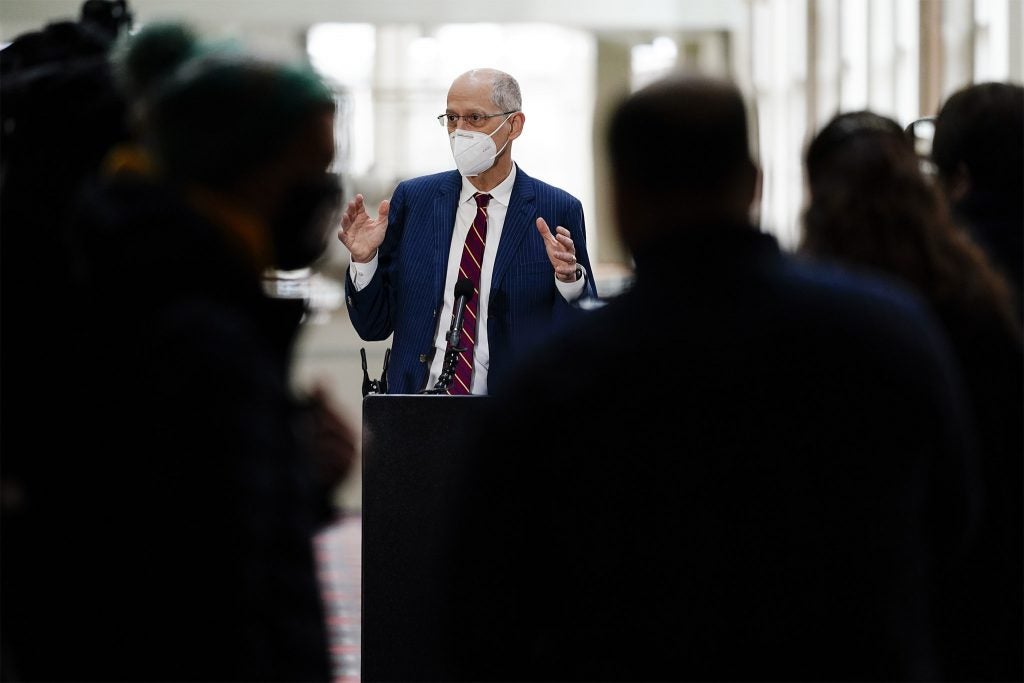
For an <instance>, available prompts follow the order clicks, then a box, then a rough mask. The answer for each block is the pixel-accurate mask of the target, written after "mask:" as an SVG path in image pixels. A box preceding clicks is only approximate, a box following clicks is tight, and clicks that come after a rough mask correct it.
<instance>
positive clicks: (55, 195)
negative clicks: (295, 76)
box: [0, 0, 130, 680]
mask: <svg viewBox="0 0 1024 683" xmlns="http://www.w3.org/2000/svg"><path fill="white" fill-rule="evenodd" d="M86 4H87V5H88V7H89V9H88V11H86V7H85V5H83V11H82V17H81V19H80V20H77V21H75V20H62V21H53V22H50V23H48V24H46V25H45V26H44V27H42V28H40V29H39V30H33V31H29V32H26V33H24V34H21V35H19V36H17V37H16V38H15V39H14V40H13V41H11V43H10V44H9V45H7V46H5V47H4V49H3V50H0V115H2V119H3V121H2V126H0V279H2V282H0V333H2V339H3V345H2V355H0V379H2V382H3V385H2V389H0V396H2V402H0V438H2V440H0V454H2V461H0V509H2V512H0V514H2V522H0V528H2V529H3V532H2V537H0V543H2V548H0V582H2V585H0V637H2V652H0V676H2V677H3V678H4V680H9V679H13V678H16V677H18V676H20V675H23V674H28V671H22V670H21V669H20V668H19V656H18V655H20V654H22V651H21V650H20V648H19V647H18V645H21V644H23V643H24V639H25V638H26V636H29V634H28V633H27V632H26V631H25V629H23V624H24V620H25V619H37V618H42V616H41V613H40V606H39V605H36V604H32V603H31V601H30V600H29V599H28V596H26V595H24V591H25V588H24V581H25V580H35V579H36V578H37V576H36V575H35V572H34V571H33V567H34V566H35V563H34V562H33V563H28V564H26V563H25V560H26V559H27V558H32V557H33V553H35V552H36V549H37V548H38V547H39V545H40V544H42V543H47V542H48V543H59V539H53V538H51V539H48V540H43V539H40V538H38V537H37V536H35V534H34V532H33V524H34V522H33V519H35V518H36V516H37V514H38V512H39V505H38V503H39V500H38V498H37V497H36V494H37V489H36V488H35V485H36V484H37V483H39V482H44V481H51V480H52V478H53V475H54V472H55V471H60V465H59V463H60V462H61V460H62V459H63V458H64V457H65V456H66V455H67V447H68V446H69V445H71V444H73V443H74V441H73V439H72V438H70V437H68V434H67V432H66V431H64V430H60V431H58V430H54V429H51V428H49V427H43V428H42V429H41V428H40V427H39V425H40V424H43V425H49V424H50V423H51V421H54V420H57V421H63V416H62V413H65V412H66V411H67V409H68V406H67V405H65V404H63V403H62V402H60V400H59V399H60V397H61V396H62V395H63V394H64V391H65V387H66V383H67V382H68V372H67V368H66V366H65V364H64V361H65V360H66V358H67V350H68V349H67V329H68V328H67V324H66V319H65V316H64V314H65V312H66V310H67V308H66V306H67V296H68V292H69V290H70V288H71V280H70V263H69V258H68V249H67V246H68V233H67V227H68V225H69V223H70V221H71V219H72V217H73V216H74V201H75V196H76V193H77V191H78V188H79V187H80V186H81V184H82V182H83V181H84V180H86V179H87V178H89V177H91V176H92V175H93V174H95V173H96V172H97V171H98V168H99V166H100V163H101V160H102V159H103V157H104V155H106V154H107V153H108V151H109V150H110V149H111V148H112V146H114V145H115V144H117V143H119V142H121V141H123V140H125V139H126V138H127V136H128V131H127V128H126V126H125V122H124V113H125V102H124V99H123V97H122V96H121V94H120V92H118V90H117V89H116V87H115V86H114V83H113V79H112V77H111V70H110V66H109V63H108V61H107V57H108V54H109V52H110V49H111V46H112V44H113V41H114V39H115V37H116V35H117V34H118V33H119V32H123V31H124V29H126V28H127V27H128V26H129V25H130V15H129V14H127V12H123V11H122V10H125V3H124V2H107V1H105V0H90V2H89V3H86ZM65 437H67V438H65ZM22 598H26V599H25V600H24V601H23V600H22ZM47 618H50V619H52V615H47ZM52 645H53V642H52V641H51V642H49V643H39V644H38V645H36V647H39V648H43V647H47V648H48V649H47V655H48V656H49V657H50V658H51V659H52V658H54V654H53V649H52Z"/></svg>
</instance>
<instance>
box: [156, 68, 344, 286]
mask: <svg viewBox="0 0 1024 683" xmlns="http://www.w3.org/2000/svg"><path fill="white" fill-rule="evenodd" d="M334 112H335V103H334V97H333V94H332V93H331V91H330V89H329V88H327V86H326V85H325V84H324V83H323V82H322V81H321V80H320V78H319V77H317V76H316V74H314V73H313V72H312V71H309V70H307V69H305V68H298V67H292V66H288V65H282V64H277V63H273V62H267V61H261V60H257V59H253V58H247V57H242V56H234V57H232V56H223V55H222V56H215V57H209V58H200V59H197V60H192V61H190V62H189V63H187V64H185V65H184V66H182V67H181V68H179V69H178V70H177V72H176V73H175V74H174V76H173V77H172V78H171V79H170V80H169V81H168V82H167V83H165V84H163V85H162V86H161V87H160V88H159V90H158V92H156V94H155V95H154V96H153V98H152V103H151V107H150V118H149V128H148V136H149V137H148V141H149V146H150V148H151V150H152V154H153V158H154V162H155V163H156V167H157V169H158V170H159V172H160V174H161V175H162V177H163V178H164V179H166V180H167V181H169V182H171V183H172V184H174V185H178V186H181V187H183V188H184V189H186V190H187V189H189V188H201V189H204V190H207V191H212V192H215V193H217V194H218V195H220V196H222V197H226V198H229V199H231V200H232V201H233V202H235V203H236V204H237V205H239V206H244V207H245V209H246V210H247V211H249V212H251V213H252V214H253V215H255V216H258V217H259V219H260V220H262V221H263V222H265V223H266V224H267V226H268V227H269V229H270V231H271V239H272V241H273V246H274V253H275V263H274V265H275V266H276V267H278V268H281V269H285V270H290V269H295V268H300V267H304V266H307V265H309V264H310V262H311V261H312V260H314V259H315V258H316V257H317V256H319V255H320V253H322V251H323V250H324V249H325V248H326V244H327V239H328V229H329V227H330V226H329V224H328V220H327V219H328V218H329V217H330V214H331V213H332V212H333V211H334V210H335V209H336V206H337V202H338V201H339V199H340V187H339V185H338V181H337V179H336V178H335V177H334V176H332V175H330V174H328V173H327V170H328V167H329V166H330V164H331V162H332V160H333V158H334Z"/></svg>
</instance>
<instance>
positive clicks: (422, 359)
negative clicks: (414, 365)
mask: <svg viewBox="0 0 1024 683" xmlns="http://www.w3.org/2000/svg"><path fill="white" fill-rule="evenodd" d="M420 362H421V363H426V362H427V354H425V353H421V354H420Z"/></svg>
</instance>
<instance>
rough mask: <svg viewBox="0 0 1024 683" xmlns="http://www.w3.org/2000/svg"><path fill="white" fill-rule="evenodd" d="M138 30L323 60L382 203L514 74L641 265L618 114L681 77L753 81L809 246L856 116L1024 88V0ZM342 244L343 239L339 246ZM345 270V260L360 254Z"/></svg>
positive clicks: (436, 157)
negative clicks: (617, 104) (622, 221)
mask: <svg viewBox="0 0 1024 683" xmlns="http://www.w3.org/2000/svg"><path fill="white" fill-rule="evenodd" d="M80 4H81V3H80V1H79V0H0V40H2V41H4V42H6V41H9V40H11V38H13V37H14V36H15V35H17V34H19V33H21V32H23V31H26V30H30V29H33V28H37V27H39V26H40V25H42V24H43V23H45V22H46V21H50V20H54V19H58V18H68V17H74V16H77V12H78V10H79V6H80ZM130 6H131V8H132V10H133V12H134V14H135V22H136V26H138V25H140V24H144V23H146V22H149V21H154V20H158V19H185V20H187V21H190V22H191V23H193V24H194V25H195V26H196V27H197V28H199V29H200V30H201V31H202V32H203V33H205V34H207V35H212V36H224V37H233V38H240V39H241V40H242V41H243V42H245V43H246V44H247V45H249V46H250V47H252V48H254V49H256V50H259V51H261V52H264V53H266V54H269V55H272V56H278V57H284V58H288V59H296V58H299V59H309V60H311V61H312V63H313V64H314V65H315V66H316V67H317V68H318V69H320V70H321V71H322V72H323V73H324V75H325V76H327V77H328V78H329V79H330V80H331V81H332V82H333V83H334V84H335V87H336V88H337V91H338V96H339V100H340V102H341V104H342V108H341V113H340V115H339V118H338V141H339V148H340V151H341V154H339V169H338V170H340V171H341V172H343V173H344V174H345V177H346V179H347V180H348V188H349V190H350V192H349V193H348V194H354V192H356V191H360V192H363V193H364V194H365V195H366V196H367V197H368V199H369V200H370V201H371V202H374V201H377V200H379V199H381V198H384V197H386V196H389V194H390V192H391V190H392V189H393V187H394V185H395V184H396V183H397V182H398V180H399V179H401V178H405V177H409V176H411V175H415V174H420V173H426V172H432V171H437V170H443V169H447V168H451V167H452V166H453V164H452V162H451V158H450V152H449V150H448V146H447V137H446V135H445V132H444V130H443V129H441V128H439V127H438V125H437V123H436V121H435V120H434V117H436V116H437V114H438V113H440V112H441V111H443V109H444V100H445V94H446V92H447V88H448V85H449V84H450V83H451V80H452V79H453V78H454V77H455V76H456V75H458V74H459V73H461V72H463V71H465V70H467V69H469V68H472V67H475V66H494V67H497V68H501V69H504V70H506V71H509V72H510V73H512V74H513V75H515V76H516V77H517V78H518V79H519V80H520V82H521V85H522V88H523V109H524V111H525V113H526V115H527V126H526V134H525V135H524V136H523V137H522V138H521V139H520V141H518V142H517V144H516V157H517V160H518V161H519V163H520V164H521V165H522V167H523V168H524V169H526V170H527V171H528V172H529V173H531V174H532V175H535V176H537V177H540V178H543V179H545V180H548V181H549V182H552V183H554V184H556V185H559V186H561V187H564V188H565V189H567V190H568V191H570V192H572V193H574V194H575V195H577V196H578V197H579V198H580V199H581V200H582V201H583V203H584V208H585V210H586V215H587V222H588V233H589V236H590V240H591V251H592V254H594V255H595V256H596V260H597V261H598V262H599V263H600V264H602V266H604V267H606V268H607V269H608V272H610V273H614V272H616V270H615V268H616V267H618V266H625V267H627V268H628V265H629V264H628V259H627V258H626V257H625V256H624V254H623V252H622V249H621V247H620V245H619V244H618V241H617V239H616V238H615V234H614V227H613V226H612V225H611V221H610V217H609V210H608V206H607V197H606V196H605V193H604V192H603V190H602V188H603V187H604V184H605V183H604V180H605V174H606V168H605V162H604V149H603V147H604V145H603V140H602V137H603V124H604V120H605V116H606V114H607V112H608V110H609V107H610V106H611V104H613V103H614V101H615V100H616V99H617V98H618V97H619V96H620V95H622V94H623V93H625V92H627V91H628V90H630V89H635V88H637V87H639V86H641V85H643V84H644V83H647V82H648V81H650V80H651V79H653V78H656V77H658V76H660V75H662V74H664V73H666V72H668V71H669V70H672V69H677V68H699V69H703V70H706V71H709V72H712V73H719V74H723V75H728V76H731V77H732V78H734V79H735V80H736V81H738V82H739V84H740V85H741V87H742V89H743V91H744V92H745V93H746V94H747V97H748V99H749V101H750V104H751V105H752V110H753V111H754V112H755V117H756V121H755V123H756V128H755V130H756V135H757V141H756V142H757V148H758V153H759V157H760V162H761V164H762V165H763V167H764V171H765V176H764V188H763V192H764V194H763V202H762V207H761V217H762V223H763V226H764V228H765V229H766V230H768V231H770V232H772V233H774V234H776V235H777V236H778V237H779V238H780V240H781V241H782V242H783V244H784V245H793V244H795V241H796V239H797V234H798V233H797V226H798V222H799V213H800V209H801V203H802V194H803V192H802V180H801V171H800V154H801V152H802V148H803V144H804V142H805V141H806V140H807V138H808V136H809V135H810V134H812V133H813V132H814V131H815V130H816V129H817V128H818V127H820V126H821V125H822V124H823V123H824V122H825V121H826V120H827V119H828V118H829V117H831V116H832V115H833V114H834V113H836V112H837V111H840V110H844V111H846V110H852V109H860V108H871V109H874V110H876V111H878V112H880V113H883V114H887V115H890V116H893V117H894V118H895V119H896V120H898V121H900V122H902V123H903V124H908V123H910V122H911V121H913V120H914V119H916V118H919V117H921V116H927V115H931V114H934V112H935V110H936V108H937V105H938V103H939V102H940V101H941V100H942V99H943V98H944V97H945V96H946V95H948V94H949V93H951V92H952V91H953V90H955V89H956V88H958V87H960V86H962V85H965V84H967V83H970V82H972V81H983V80H1014V81H1021V80H1022V79H1024V51H1022V38H1024V0H634V1H633V2H623V1H622V0H589V1H588V2H585V3H581V2H579V0H520V1H519V2H514V3H482V4H481V3H465V2H452V1H449V0H368V1H366V2H351V1H345V0H131V2H130ZM335 250H336V251H341V247H340V245H338V246H337V247H335ZM334 256H335V257H336V258H334V259H332V260H333V261H335V262H337V263H338V265H343V263H342V261H344V258H345V255H344V254H341V253H337V254H335V255H334Z"/></svg>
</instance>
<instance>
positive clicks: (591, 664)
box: [447, 226, 976, 681]
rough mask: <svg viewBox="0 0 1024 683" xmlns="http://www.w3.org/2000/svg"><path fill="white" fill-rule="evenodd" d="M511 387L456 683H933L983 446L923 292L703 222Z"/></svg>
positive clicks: (475, 474)
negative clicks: (943, 599)
mask: <svg viewBox="0 0 1024 683" xmlns="http://www.w3.org/2000/svg"><path fill="white" fill-rule="evenodd" d="M636 263H637V278H636V283H635V286H634V287H633V288H632V289H631V290H630V291H628V292H626V293H625V294H623V295H622V296H620V297H618V298H616V299H614V300H612V301H611V302H610V303H609V304H608V305H607V306H605V307H604V308H602V309H600V310H597V311H596V312H594V313H592V314H591V315H589V316H588V317H586V318H584V319H583V320H581V321H579V323H578V324H576V325H574V326H573V328H572V329H571V331H569V332H568V333H566V334H564V335H562V336H560V337H559V338H558V339H555V340H553V341H551V342H549V343H547V344H546V345H545V347H544V348H543V349H542V350H540V349H539V350H537V353H536V354H535V357H534V361H533V362H532V363H531V364H529V365H525V366H522V367H520V368H518V373H517V379H516V381H515V382H514V383H513V385H512V386H511V387H509V389H508V391H507V392H500V394H498V395H496V396H495V397H494V399H495V401H496V402H495V403H494V404H493V405H494V406H495V407H494V409H493V411H492V413H491V415H490V418H489V420H488V421H487V422H486V423H485V424H484V425H483V427H482V432H481V434H480V435H479V437H478V441H477V442H476V446H477V448H476V450H475V451H472V452H473V453H475V454H476V455H475V457H473V458H472V462H473V463H474V466H472V467H471V468H470V471H469V473H468V474H467V476H466V480H465V481H463V482H462V483H461V488H460V489H459V490H460V491H462V492H464V496H463V498H462V499H461V500H460V501H459V502H458V504H456V506H455V513H454V514H453V518H452V519H451V520H450V523H451V526H452V529H453V531H452V537H451V541H450V542H451V548H452V558H453V559H452V568H451V573H450V577H451V578H450V583H449V584H448V586H447V590H448V593H447V595H448V597H449V600H450V603H451V604H452V605H453V609H452V613H451V619H450V621H449V622H448V627H449V628H450V629H451V631H450V633H451V634H452V637H451V639H450V642H451V643H452V650H451V652H449V653H448V654H449V655H450V659H449V663H450V664H451V666H452V671H453V676H454V677H464V678H466V679H505V680H658V681H661V680H854V679H856V680H907V679H915V680H929V679H933V678H934V677H935V676H937V675H938V674H937V669H936V657H935V652H934V650H933V647H932V642H931V624H930V621H929V619H930V616H929V612H928V609H929V601H930V599H931V595H932V593H933V589H932V586H933V584H934V580H935V572H941V571H942V567H943V566H944V563H945V562H948V558H950V557H960V556H961V553H962V552H963V548H964V543H965V541H966V540H967V538H968V537H969V536H968V534H969V532H970V529H971V520H972V510H973V509H974V505H975V504H976V491H975V490H974V488H973V484H972V482H973V481H974V479H975V476H976V472H973V470H972V467H973V466H974V465H973V461H972V460H971V457H972V456H973V444H972V439H973V435H972V433H971V430H970V427H969V424H968V422H967V419H966V415H965V412H964V410H963V404H962V399H961V395H960V391H961V388H960V386H959V378H958V376H957V373H956V370H955V367H954V365H953V363H952V361H951V357H950V353H949V349H948V346H947V343H946V340H945V338H944V337H943V335H942V334H941V333H940V332H939V331H938V330H937V328H936V326H935V323H934V321H933V320H932V319H931V317H930V316H929V314H928V313H927V312H926V310H925V309H924V308H923V307H922V306H921V305H920V303H919V302H918V301H916V300H915V299H914V298H913V297H912V296H910V295H909V294H906V293H904V292H903V291H902V290H900V289H898V288H889V287H887V286H883V285H882V284H880V283H876V282H873V281H870V280H865V279H854V278H851V277H848V276H846V275H841V274H839V273H835V272H831V271H826V270H821V269H818V268H815V267H811V266H807V265H804V264H800V263H797V262H795V261H793V260H790V259H789V258H787V257H785V256H784V255H782V254H781V253H780V251H779V249H778V247H777V246H776V244H775V242H774V240H773V239H772V238H771V237H769V236H767V235H764V234H759V233H756V232H754V231H753V230H749V229H745V228H730V227H729V226H714V227H713V228H709V229H707V230H702V231H693V232H689V233H686V234H680V235H679V236H678V237H677V238H675V239H672V240H667V241H666V243H663V244H660V245H659V252H658V253H650V254H641V255H638V256H637V259H636Z"/></svg>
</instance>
